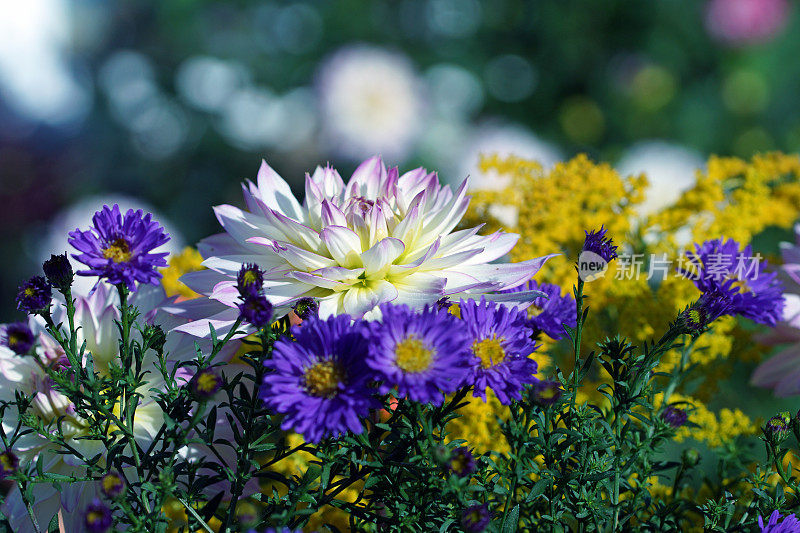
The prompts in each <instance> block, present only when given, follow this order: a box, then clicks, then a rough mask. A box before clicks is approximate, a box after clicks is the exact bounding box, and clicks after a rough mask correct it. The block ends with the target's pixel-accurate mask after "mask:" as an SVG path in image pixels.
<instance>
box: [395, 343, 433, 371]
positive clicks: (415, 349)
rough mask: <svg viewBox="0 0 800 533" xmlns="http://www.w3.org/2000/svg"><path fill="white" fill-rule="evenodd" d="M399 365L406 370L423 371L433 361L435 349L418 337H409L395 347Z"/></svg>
mask: <svg viewBox="0 0 800 533" xmlns="http://www.w3.org/2000/svg"><path fill="white" fill-rule="evenodd" d="M394 354H395V357H396V362H397V366H398V367H399V368H400V369H401V370H405V371H406V372H423V371H425V370H427V369H428V368H430V366H431V363H432V362H433V351H431V350H429V349H428V347H427V346H425V344H423V342H422V341H421V340H419V339H418V338H416V337H407V338H406V339H405V340H403V341H401V342H399V343H398V344H397V346H396V347H395V349H394Z"/></svg>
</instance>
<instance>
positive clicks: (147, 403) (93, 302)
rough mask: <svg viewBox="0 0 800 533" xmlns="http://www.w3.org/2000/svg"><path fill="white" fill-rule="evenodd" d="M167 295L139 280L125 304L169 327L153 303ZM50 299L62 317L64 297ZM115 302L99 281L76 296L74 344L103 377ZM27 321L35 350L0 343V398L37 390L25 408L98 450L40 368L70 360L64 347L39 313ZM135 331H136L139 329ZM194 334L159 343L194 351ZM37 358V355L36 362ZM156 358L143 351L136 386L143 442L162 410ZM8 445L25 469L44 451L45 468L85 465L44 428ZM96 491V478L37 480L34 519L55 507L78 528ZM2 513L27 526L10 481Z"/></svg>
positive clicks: (114, 342)
mask: <svg viewBox="0 0 800 533" xmlns="http://www.w3.org/2000/svg"><path fill="white" fill-rule="evenodd" d="M165 301H166V302H168V301H169V300H165V294H164V292H163V289H161V288H160V287H153V286H143V287H141V289H140V290H139V291H138V292H137V293H135V295H134V296H133V297H132V298H131V304H133V305H136V306H137V307H138V308H139V310H140V312H141V320H142V321H148V322H152V321H153V320H155V319H156V316H157V315H158V317H159V318H163V319H165V320H166V322H164V325H163V326H162V327H166V328H167V329H169V328H171V327H173V326H174V325H176V324H177V322H176V319H175V318H174V317H172V316H170V315H168V314H165V313H160V312H159V311H160V307H159V306H160V305H161V304H163V303H164V302H165ZM54 304H55V305H54V306H53V319H54V321H55V322H56V323H61V324H66V322H67V320H66V312H65V308H64V305H63V302H60V301H55V302H54ZM118 305H119V301H118V295H117V291H116V290H115V289H114V288H113V287H109V286H107V285H104V284H101V285H98V286H97V289H96V290H95V291H94V292H93V293H92V294H90V295H88V296H76V297H75V324H76V326H77V327H79V328H80V329H79V330H78V345H79V346H80V345H83V344H84V343H85V346H86V351H87V352H88V353H91V355H92V359H93V361H94V368H95V371H96V372H98V373H99V374H101V375H105V376H108V375H109V372H110V365H111V364H112V363H116V364H121V362H120V358H119V344H118V343H119V333H118V330H117V327H116V324H115V322H114V321H115V320H118V319H119V310H118V309H117V307H118ZM29 326H30V327H31V329H32V330H33V331H34V333H35V335H36V338H37V347H36V355H35V356H24V357H23V356H18V355H16V354H14V353H13V352H12V351H11V350H10V349H8V348H7V347H5V346H0V401H7V402H13V401H14V394H15V391H17V390H19V391H22V392H23V393H25V394H27V395H32V394H34V393H35V396H34V398H33V403H32V408H31V411H29V412H31V413H32V414H35V415H36V416H38V417H39V418H40V419H41V420H42V421H43V422H44V423H45V424H52V426H51V427H52V428H53V431H54V430H55V427H56V424H57V423H58V420H59V418H60V419H61V428H62V431H63V432H64V435H65V437H66V441H67V443H69V445H70V446H72V447H73V448H74V449H76V450H78V451H80V452H81V453H82V454H83V455H84V456H85V457H93V456H95V455H97V454H100V453H103V452H104V448H103V446H102V444H101V443H99V442H98V441H92V440H87V439H83V438H81V437H84V436H86V435H88V434H89V427H88V422H87V421H86V420H85V419H83V418H82V417H80V416H79V415H78V414H77V413H76V412H75V406H74V405H73V404H72V403H71V402H70V401H69V399H68V398H67V397H66V396H64V395H63V394H61V393H60V392H58V391H57V390H55V389H54V388H53V383H52V381H51V379H50V378H49V376H48V375H47V373H46V372H45V371H44V370H43V368H42V366H48V367H51V368H54V369H59V368H64V367H66V366H68V365H69V362H68V360H67V358H66V355H65V354H64V350H63V349H62V348H61V347H60V346H59V345H58V343H57V342H56V341H55V339H53V338H52V337H51V336H50V335H49V334H48V333H47V332H46V331H45V330H44V326H43V322H42V319H41V318H39V317H36V318H34V317H31V318H30V319H29ZM134 335H136V336H137V337H138V332H135V333H134ZM139 340H141V339H140V338H139ZM194 340H195V339H191V338H190V337H188V336H186V335H180V334H174V335H172V336H171V338H170V339H169V340H168V343H167V345H166V346H165V348H166V350H167V351H169V352H170V353H171V354H174V356H176V357H184V358H192V357H194ZM35 358H38V362H37V361H36V359H35ZM155 364H156V357H155V355H154V354H153V352H152V351H148V352H147V353H146V356H145V359H144V362H143V368H144V369H145V370H149V374H148V380H149V381H148V382H147V383H146V384H144V385H142V387H140V388H139V389H138V391H137V392H138V393H139V394H141V395H142V399H141V400H140V402H141V403H140V405H139V407H138V409H137V410H136V415H135V419H134V423H135V430H134V433H135V436H136V439H137V441H138V442H139V444H140V445H141V446H143V447H144V448H145V449H147V446H148V445H149V443H150V442H152V439H153V436H154V435H155V434H156V433H157V431H158V430H159V429H160V428H161V426H162V424H163V420H164V418H163V416H164V415H163V412H162V410H161V408H160V406H159V405H158V403H157V402H156V401H155V398H154V397H153V393H152V392H151V389H156V390H163V389H164V388H165V385H164V382H163V379H162V378H161V374H160V372H159V371H158V370H157V368H156V366H155ZM16 418H17V415H16V411H15V410H14V409H10V410H9V411H8V412H6V415H5V417H4V420H3V428H4V429H5V431H6V432H7V434H9V435H10V434H12V432H13V429H14V424H15V421H16ZM12 451H13V452H14V453H15V454H16V455H17V456H18V457H19V460H20V468H21V469H27V468H29V467H30V465H31V464H32V462H34V461H36V460H37V459H38V458H39V457H42V461H43V462H42V465H43V469H44V471H46V472H51V473H56V474H63V475H75V476H79V477H80V476H83V475H85V472H86V469H85V467H82V466H81V465H82V463H81V462H80V461H79V460H78V459H77V458H75V457H72V456H71V455H69V454H60V453H57V452H58V448H57V447H56V446H55V445H54V444H53V443H52V442H50V440H48V439H47V438H46V437H45V436H44V435H41V434H39V433H38V432H35V431H34V432H30V433H28V434H26V435H24V436H23V437H22V438H21V439H20V440H19V441H17V442H16V443H15V444H14V445H13V447H12ZM125 453H129V452H125ZM99 495H100V494H99V483H97V482H76V483H62V484H61V490H60V491H58V490H56V489H55V488H54V487H53V486H52V485H50V484H48V483H37V484H35V485H34V490H33V496H34V500H35V505H34V509H35V512H36V517H37V520H38V522H39V524H40V526H42V527H46V526H47V524H49V523H50V520H51V518H52V517H53V515H55V513H57V512H58V510H59V509H61V510H63V513H62V516H63V517H64V520H65V525H66V528H67V531H83V526H84V523H83V514H82V512H81V510H82V509H83V508H85V507H86V505H88V504H89V503H90V502H91V501H92V499H93V498H95V497H98V496H99ZM3 512H4V513H5V514H6V516H8V518H9V521H10V522H11V525H12V529H13V530H14V531H33V525H32V523H31V520H30V518H29V516H28V512H27V510H26V508H25V506H24V504H23V502H22V498H21V496H20V494H19V490H18V489H17V488H16V487H14V488H12V490H11V491H10V492H9V494H8V496H7V497H6V500H5V503H4V505H3Z"/></svg>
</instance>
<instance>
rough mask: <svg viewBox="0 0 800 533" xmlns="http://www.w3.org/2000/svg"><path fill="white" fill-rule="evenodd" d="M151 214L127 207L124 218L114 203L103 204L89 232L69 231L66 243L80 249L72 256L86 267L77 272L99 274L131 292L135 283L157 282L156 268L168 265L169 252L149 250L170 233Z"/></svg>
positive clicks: (88, 274) (87, 274) (158, 273)
mask: <svg viewBox="0 0 800 533" xmlns="http://www.w3.org/2000/svg"><path fill="white" fill-rule="evenodd" d="M152 217H153V215H151V214H150V213H148V214H147V215H143V212H142V210H141V209H139V210H138V211H134V210H133V209H129V210H128V212H127V213H125V217H124V218H123V216H122V215H121V214H120V211H119V206H118V205H117V204H114V207H108V206H107V205H104V206H103V209H102V210H101V211H98V212H97V213H95V214H94V217H93V218H92V228H91V229H90V230H89V231H80V230H79V229H76V230H75V231H72V232H70V234H69V236H70V239H69V243H70V244H71V245H72V246H73V247H74V248H76V249H77V250H78V251H79V252H82V253H80V254H73V255H72V257H74V258H75V259H77V260H78V261H80V262H81V263H83V264H84V265H86V266H88V267H89V270H82V271H79V272H78V275H79V276H99V277H100V278H105V279H106V280H108V282H109V283H111V284H113V285H118V284H120V283H124V284H126V285H127V286H128V288H129V289H130V290H132V291H133V290H136V282H139V283H151V284H153V285H156V284H158V280H159V279H160V278H161V273H160V272H158V270H157V267H165V266H167V261H166V259H165V257H166V256H167V255H168V253H167V252H161V253H151V252H152V250H154V249H155V248H158V247H159V246H161V245H162V244H165V243H166V242H167V241H169V235H168V234H167V233H165V232H164V228H162V227H161V225H160V224H159V223H158V222H156V221H155V220H152Z"/></svg>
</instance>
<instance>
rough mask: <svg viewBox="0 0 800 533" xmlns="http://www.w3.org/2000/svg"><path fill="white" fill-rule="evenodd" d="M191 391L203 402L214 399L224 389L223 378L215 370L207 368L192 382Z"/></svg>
mask: <svg viewBox="0 0 800 533" xmlns="http://www.w3.org/2000/svg"><path fill="white" fill-rule="evenodd" d="M190 387H191V390H192V392H193V393H194V395H195V396H196V397H198V398H199V399H201V400H208V399H209V398H211V397H213V396H214V395H215V394H216V393H217V392H218V391H219V389H220V388H221V387H222V378H221V377H219V374H217V373H216V372H215V371H214V369H212V368H206V369H205V370H201V371H200V372H198V373H197V374H196V375H195V376H194V378H193V379H192V382H191V385H190Z"/></svg>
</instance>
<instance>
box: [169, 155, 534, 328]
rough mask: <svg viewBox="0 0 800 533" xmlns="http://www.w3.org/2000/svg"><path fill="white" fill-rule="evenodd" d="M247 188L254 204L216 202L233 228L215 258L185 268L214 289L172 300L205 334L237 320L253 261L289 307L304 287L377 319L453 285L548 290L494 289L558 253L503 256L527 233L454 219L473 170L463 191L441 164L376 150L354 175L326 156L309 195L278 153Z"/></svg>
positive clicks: (333, 308)
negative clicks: (392, 160) (447, 180)
mask: <svg viewBox="0 0 800 533" xmlns="http://www.w3.org/2000/svg"><path fill="white" fill-rule="evenodd" d="M243 189H244V197H245V203H246V205H247V210H242V209H239V208H236V207H233V206H231V205H221V206H218V207H216V208H215V209H214V211H215V213H216V215H217V219H218V220H219V222H220V224H221V225H222V227H223V228H224V229H225V233H222V234H219V235H215V236H212V237H209V238H207V239H205V240H203V241H201V242H200V244H199V250H200V253H201V254H202V255H203V257H205V258H206V259H205V261H204V263H203V264H204V265H205V266H207V267H208V270H203V271H200V272H192V273H190V274H186V275H185V276H183V278H181V280H182V281H183V282H184V283H186V284H187V285H188V286H189V287H191V288H192V289H194V290H195V291H197V292H199V293H201V294H203V295H206V296H207V297H208V298H207V299H201V300H192V301H188V302H183V303H181V304H176V305H175V306H173V307H172V309H173V311H174V312H176V313H178V314H181V315H183V316H185V317H190V318H194V319H195V320H194V321H193V322H190V323H188V324H186V325H184V326H180V327H178V328H177V329H178V330H180V331H184V332H187V333H191V334H194V335H198V336H205V335H208V333H209V324H212V325H213V326H214V328H215V329H216V330H217V331H218V332H219V333H220V334H222V332H224V331H227V330H228V329H229V328H230V326H231V325H232V324H233V322H234V321H235V320H236V318H237V316H238V309H237V304H238V303H239V293H238V291H237V287H236V275H237V273H238V271H239V269H240V268H241V266H242V264H245V263H255V264H257V265H259V266H260V267H261V268H262V269H264V270H265V271H266V274H265V277H264V280H265V281H264V290H265V294H266V296H267V297H268V298H269V300H270V301H271V302H272V304H273V305H274V306H275V307H276V313H277V314H278V315H279V316H280V315H282V314H285V313H287V312H288V310H289V308H290V306H291V305H292V303H293V302H295V301H297V300H298V299H300V298H303V297H312V298H315V299H317V300H318V302H319V314H320V316H321V317H327V316H330V315H334V314H341V313H347V314H349V315H351V316H353V317H357V318H361V317H363V318H366V319H375V318H379V314H378V312H379V311H378V309H377V306H378V305H380V304H382V303H384V302H393V303H396V304H408V305H410V306H411V307H413V308H421V307H423V306H425V305H426V304H434V303H435V302H437V301H438V300H440V299H441V298H444V297H449V298H452V299H455V300H457V299H459V298H480V297H481V296H482V295H487V297H488V298H493V299H495V300H503V301H507V302H509V303H511V304H519V303H522V302H527V301H529V300H530V299H532V298H533V297H535V296H536V295H539V294H540V293H538V292H530V291H528V292H517V293H514V294H513V295H507V294H504V295H499V294H491V293H495V292H497V291H501V290H504V289H508V288H512V287H516V286H518V285H520V284H522V283H525V282H526V281H528V280H529V279H531V277H532V276H533V275H534V274H535V273H536V272H537V271H538V270H539V268H540V267H541V265H542V264H543V263H544V262H545V261H546V260H547V258H548V257H549V256H546V257H540V258H538V259H532V260H529V261H524V262H520V263H510V264H509V263H491V261H494V260H496V259H499V258H501V257H503V256H504V255H505V254H507V253H508V251H509V250H511V248H513V246H514V245H515V244H516V242H517V239H518V238H519V236H518V235H516V234H509V233H503V232H499V231H498V232H495V233H493V234H491V235H487V236H482V235H478V234H477V233H478V230H479V229H480V227H476V228H471V229H463V230H458V231H454V230H455V227H456V225H457V224H458V223H459V221H460V220H461V218H462V216H463V215H464V213H465V211H466V210H467V205H468V204H469V197H468V196H466V194H465V192H466V189H467V180H464V182H463V183H462V184H461V186H460V187H459V188H458V190H456V191H455V193H453V192H452V191H451V189H450V187H449V186H441V185H440V184H439V180H438V178H437V176H436V174H435V173H432V172H431V173H429V172H427V171H426V170H425V169H422V168H418V169H415V170H412V171H410V172H406V173H405V174H402V175H400V174H399V172H398V170H397V168H391V169H387V168H386V166H385V165H384V164H383V161H382V160H381V159H380V158H379V157H373V158H371V159H368V160H367V161H365V162H364V163H362V164H361V165H360V166H359V167H358V168H357V169H356V171H355V172H354V173H353V176H352V177H351V179H350V182H349V183H348V184H347V185H345V184H344V181H343V180H342V178H341V177H340V176H339V173H338V172H336V170H334V169H333V168H331V167H326V168H321V167H317V169H316V170H315V171H314V173H313V175H310V176H309V175H307V176H306V182H305V190H306V197H305V201H304V202H303V204H302V205H301V204H300V203H299V202H298V201H297V200H296V199H295V197H294V196H293V195H292V192H291V190H290V188H289V185H288V184H287V183H286V182H285V181H284V180H283V179H282V178H281V177H280V176H278V174H277V173H276V172H275V171H274V170H272V169H271V168H270V167H269V165H267V164H266V162H264V163H262V165H261V169H260V170H259V173H258V180H257V184H253V183H250V182H248V183H246V184H244V185H243ZM512 299H513V301H512Z"/></svg>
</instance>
